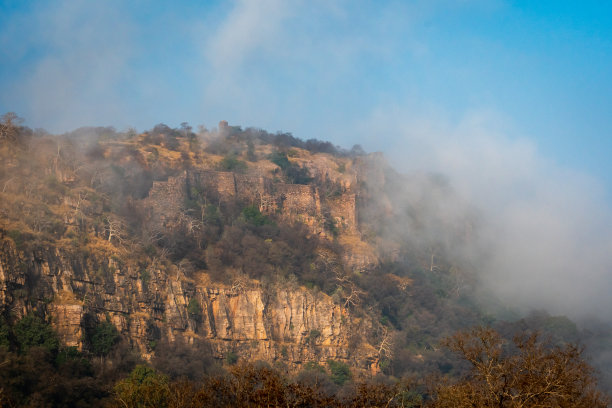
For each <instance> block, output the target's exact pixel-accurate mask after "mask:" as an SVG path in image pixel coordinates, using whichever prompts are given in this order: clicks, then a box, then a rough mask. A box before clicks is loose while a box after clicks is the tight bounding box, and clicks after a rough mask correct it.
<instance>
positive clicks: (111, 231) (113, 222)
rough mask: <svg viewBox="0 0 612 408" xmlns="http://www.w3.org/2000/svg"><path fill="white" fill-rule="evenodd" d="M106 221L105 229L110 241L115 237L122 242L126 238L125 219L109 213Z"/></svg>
mask: <svg viewBox="0 0 612 408" xmlns="http://www.w3.org/2000/svg"><path fill="white" fill-rule="evenodd" d="M105 223H106V225H105V226H104V230H105V232H106V233H107V235H108V242H112V240H113V238H114V239H115V240H116V241H117V242H119V243H120V244H122V243H123V241H124V239H125V224H124V223H123V221H121V220H120V219H119V218H117V217H114V216H111V215H109V216H107V217H106V218H105Z"/></svg>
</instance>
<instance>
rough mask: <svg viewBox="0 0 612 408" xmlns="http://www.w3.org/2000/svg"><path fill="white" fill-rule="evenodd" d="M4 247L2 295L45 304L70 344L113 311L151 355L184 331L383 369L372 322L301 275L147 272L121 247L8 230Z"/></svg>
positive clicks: (247, 353)
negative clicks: (27, 241) (263, 280)
mask: <svg viewBox="0 0 612 408" xmlns="http://www.w3.org/2000/svg"><path fill="white" fill-rule="evenodd" d="M1 245H2V247H1V252H0V285H1V286H0V302H2V304H3V305H5V306H9V307H10V308H11V309H12V311H13V312H14V313H16V314H19V315H23V314H25V313H26V311H27V310H29V309H30V308H32V307H35V308H42V309H44V310H46V312H47V313H48V315H49V316H51V321H52V323H53V325H54V327H55V328H56V329H57V331H58V333H59V335H60V338H61V340H62V342H63V343H64V344H66V345H68V346H76V347H79V348H80V347H81V346H82V341H83V328H84V325H85V324H86V321H87V320H92V319H93V320H102V319H105V318H108V319H110V321H111V322H112V323H113V324H114V325H115V326H116V327H117V328H119V330H120V332H121V333H123V334H124V335H125V336H126V337H127V338H128V339H129V340H130V341H131V342H132V344H133V345H134V346H135V347H136V348H137V349H138V350H139V351H140V352H141V353H142V355H143V356H145V357H146V356H149V355H150V353H151V351H152V349H153V348H154V345H155V343H156V342H157V341H159V340H160V339H161V338H167V339H169V340H170V341H176V340H177V339H179V338H180V339H181V340H184V341H185V342H187V343H189V344H192V343H194V342H198V341H202V340H206V341H208V342H210V344H211V345H212V346H213V349H214V351H215V355H216V357H217V358H219V359H223V358H224V356H227V355H228V354H229V353H235V354H236V355H238V356H240V358H243V359H248V360H266V361H282V362H284V363H285V364H287V365H288V366H289V367H290V368H293V369H297V368H299V367H300V366H301V365H302V364H304V363H305V362H309V361H320V362H325V361H326V360H327V359H334V360H341V361H347V362H350V363H351V365H352V366H354V367H356V368H359V369H362V370H375V369H376V357H377V356H376V353H375V352H374V349H373V348H372V346H370V345H368V344H367V341H366V340H365V339H363V338H361V337H360V336H354V333H359V332H364V331H367V330H371V329H372V324H371V322H369V321H368V319H367V318H356V317H354V316H351V314H350V313H348V311H347V309H345V308H343V307H341V306H340V305H338V304H336V303H334V302H333V301H332V299H331V298H330V297H329V296H327V295H326V294H324V293H321V292H318V293H314V292H312V291H311V290H308V289H306V288H304V287H300V286H299V285H297V284H296V283H295V282H282V283H280V282H279V283H277V284H274V285H272V286H270V287H263V286H262V285H261V284H259V283H258V282H253V281H248V280H242V281H236V282H234V283H233V284H232V285H230V286H226V285H215V284H211V283H210V282H208V281H207V280H206V276H196V278H195V279H190V278H187V277H185V276H184V275H183V274H182V272H181V271H180V269H179V268H177V267H176V266H174V265H158V267H157V268H155V269H151V270H149V271H145V272H143V271H138V269H137V267H135V266H134V265H123V264H121V263H120V262H117V259H119V256H118V254H117V253H116V252H114V251H113V250H112V248H108V249H109V253H107V254H103V253H97V254H94V253H78V252H70V251H65V250H63V249H59V248H56V247H51V246H40V247H38V246H36V245H27V248H22V249H18V248H17V247H16V245H15V243H14V241H13V240H12V239H10V238H8V237H6V236H2V244H1ZM109 254H110V256H108V255H109ZM357 351H358V352H357Z"/></svg>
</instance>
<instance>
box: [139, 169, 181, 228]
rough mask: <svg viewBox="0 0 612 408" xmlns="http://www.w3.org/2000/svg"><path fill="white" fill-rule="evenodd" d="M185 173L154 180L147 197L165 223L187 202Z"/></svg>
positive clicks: (148, 202)
mask: <svg viewBox="0 0 612 408" xmlns="http://www.w3.org/2000/svg"><path fill="white" fill-rule="evenodd" d="M185 179H186V176H185V174H182V175H180V176H176V177H169V178H168V181H154V182H153V187H151V190H150V191H149V196H148V197H147V198H146V199H145V201H146V204H147V205H148V206H150V207H151V208H152V209H153V212H154V214H155V216H156V217H158V219H159V220H160V221H161V223H162V224H165V223H166V222H168V221H169V220H171V219H173V218H175V217H176V215H177V214H178V213H179V212H180V211H181V210H182V208H183V206H184V204H185V196H186V188H185Z"/></svg>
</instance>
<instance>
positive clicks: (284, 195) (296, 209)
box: [276, 184, 321, 217]
mask: <svg viewBox="0 0 612 408" xmlns="http://www.w3.org/2000/svg"><path fill="white" fill-rule="evenodd" d="M276 193H277V195H278V196H279V197H280V199H281V201H282V209H283V213H286V214H287V215H308V216H311V217H313V216H316V215H319V214H321V201H320V199H319V192H318V191H317V189H316V187H314V186H309V185H302V184H278V185H277V186H276Z"/></svg>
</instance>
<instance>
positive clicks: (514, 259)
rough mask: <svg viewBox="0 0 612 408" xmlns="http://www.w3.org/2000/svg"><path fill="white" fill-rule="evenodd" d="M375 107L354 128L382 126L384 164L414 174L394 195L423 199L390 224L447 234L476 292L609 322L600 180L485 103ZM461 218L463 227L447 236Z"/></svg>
mask: <svg viewBox="0 0 612 408" xmlns="http://www.w3.org/2000/svg"><path fill="white" fill-rule="evenodd" d="M382 112H383V111H379V112H378V113H376V114H375V115H373V116H372V117H370V118H368V119H367V120H366V121H364V122H362V123H361V124H360V127H361V128H362V129H364V128H365V129H367V130H368V131H369V132H371V134H370V136H369V138H370V139H378V140H380V135H381V134H382V135H386V138H385V139H384V141H383V144H384V145H385V148H386V149H388V152H389V154H388V155H389V160H390V162H391V164H392V165H393V167H395V168H396V169H397V170H399V171H400V172H402V173H404V174H406V175H409V176H410V175H412V181H410V180H411V179H410V177H409V178H408V179H407V181H406V183H407V185H405V186H403V187H402V188H398V189H396V190H395V196H394V197H392V201H394V202H395V203H399V206H400V207H401V206H402V205H404V206H406V205H412V206H414V203H417V202H420V203H421V205H423V203H426V204H425V205H427V206H428V207H430V208H429V210H428V211H427V212H425V213H424V214H425V217H426V218H427V219H428V220H429V221H425V222H421V223H420V225H419V228H418V229H415V227H414V223H413V222H412V221H411V220H410V219H406V218H402V213H401V211H400V212H398V213H397V216H396V218H395V219H394V220H393V222H394V223H395V227H396V229H397V230H403V231H404V233H405V234H406V235H407V236H415V238H414V239H416V240H422V241H423V242H442V243H446V245H447V246H448V247H449V248H448V250H449V251H450V253H453V252H454V254H455V255H456V256H459V257H462V258H464V259H469V260H470V262H471V263H472V265H473V266H474V270H475V272H476V273H477V274H478V276H479V283H480V285H482V287H481V288H480V289H481V290H482V291H490V292H491V293H492V294H493V295H494V296H495V297H497V298H499V299H500V300H501V301H502V303H504V304H506V305H508V306H509V307H511V308H514V309H516V310H518V311H522V312H529V311H532V310H540V309H544V310H546V311H548V312H549V313H552V314H563V315H567V316H570V317H571V318H573V319H576V320H578V321H581V320H584V319H587V318H589V319H590V318H595V319H601V320H606V321H608V322H610V321H611V320H610V316H609V313H608V312H609V310H610V308H611V307H612V299H611V298H610V296H609V293H610V291H611V290H612V275H611V271H612V256H611V254H612V229H611V228H610V227H611V226H612V218H611V214H612V211H611V209H610V203H609V201H608V200H607V197H606V191H605V188H604V186H603V185H602V183H601V182H599V181H598V180H597V179H596V178H594V177H593V176H590V175H588V174H585V173H581V172H580V171H577V170H574V169H571V168H569V167H568V166H565V165H563V163H558V162H555V161H554V160H552V159H551V158H550V157H547V155H546V152H545V151H542V150H540V149H539V148H538V146H537V145H536V144H535V143H534V142H532V141H531V140H530V139H528V138H526V137H523V138H521V137H517V136H516V134H513V131H514V129H513V128H512V126H511V125H508V124H507V123H508V121H507V120H504V118H503V117H501V116H500V115H498V114H495V113H493V112H490V111H485V112H473V113H471V114H469V115H466V116H465V117H463V118H461V119H459V120H458V121H451V120H449V119H448V117H445V116H443V115H435V114H433V113H431V112H423V111H421V112H418V109H416V108H415V110H411V111H402V110H397V109H393V108H389V109H387V110H385V111H384V113H382ZM398 118H400V119H398ZM381 124H383V125H381ZM365 138H366V139H368V137H367V136H365ZM417 175H421V177H417ZM423 175H429V177H430V178H431V177H432V176H435V178H437V179H438V180H443V183H442V186H443V188H442V189H440V186H441V184H440V183H432V182H427V181H426V180H427V178H424V177H423ZM419 180H420V181H419ZM424 180H425V181H424ZM466 223H467V224H469V226H470V234H469V236H468V237H467V238H466V239H463V240H459V239H455V238H454V237H453V234H455V235H456V231H457V229H458V228H459V229H462V228H464V227H465V225H466ZM423 225H425V228H423ZM441 226H442V227H441Z"/></svg>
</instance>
